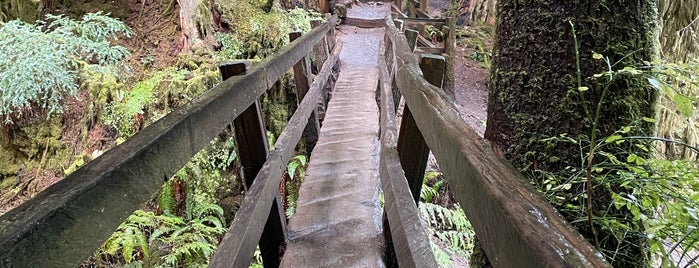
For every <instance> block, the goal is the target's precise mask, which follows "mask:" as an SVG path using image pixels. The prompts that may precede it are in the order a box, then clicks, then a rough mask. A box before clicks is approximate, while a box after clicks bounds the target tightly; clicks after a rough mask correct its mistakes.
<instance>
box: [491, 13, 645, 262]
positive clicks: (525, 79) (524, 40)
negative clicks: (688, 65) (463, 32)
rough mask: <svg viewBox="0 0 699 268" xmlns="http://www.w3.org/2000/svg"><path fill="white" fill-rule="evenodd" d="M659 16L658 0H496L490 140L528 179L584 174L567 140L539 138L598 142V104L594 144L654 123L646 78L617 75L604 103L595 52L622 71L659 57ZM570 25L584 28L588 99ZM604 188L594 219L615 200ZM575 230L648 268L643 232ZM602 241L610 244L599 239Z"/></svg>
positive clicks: (580, 32)
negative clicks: (570, 171) (573, 171)
mask: <svg viewBox="0 0 699 268" xmlns="http://www.w3.org/2000/svg"><path fill="white" fill-rule="evenodd" d="M656 18H657V1H656V0H637V1H621V0H582V1H538V0H524V1H522V0H499V1H498V15H497V24H496V37H495V47H494V49H493V53H494V57H493V64H492V69H491V83H490V85H491V88H490V91H489V96H488V121H487V126H486V131H485V137H486V139H489V140H490V141H492V142H493V143H494V144H495V145H496V146H497V147H499V148H500V149H502V151H503V152H505V155H506V156H507V158H508V159H509V160H510V161H511V162H512V163H513V164H514V166H515V167H517V168H519V169H520V170H522V171H523V172H524V173H525V174H543V173H540V172H538V171H544V172H552V173H554V174H556V173H559V172H560V171H562V170H564V169H565V168H566V167H575V168H580V166H581V163H583V161H584V160H583V159H581V156H580V152H579V150H578V149H577V148H575V146H574V145H572V144H570V143H564V142H558V143H554V144H553V145H552V144H551V143H547V142H543V141H542V140H543V139H545V138H550V137H559V136H560V135H562V134H567V135H568V136H569V137H573V138H581V139H582V138H584V137H588V138H589V137H590V136H593V135H591V133H592V128H593V122H594V118H591V117H594V111H595V109H596V107H597V104H598V103H599V102H603V104H602V106H601V110H600V115H599V121H598V122H599V123H598V124H597V129H598V130H599V132H597V133H595V134H596V135H597V137H598V138H597V140H599V139H601V138H602V139H603V138H604V137H606V136H608V135H611V134H612V133H613V132H614V131H616V130H618V129H620V128H621V127H623V126H628V125H631V124H632V123H633V122H634V121H636V120H638V119H640V117H650V118H654V117H655V105H656V102H657V94H656V92H655V91H654V90H653V89H652V88H650V87H649V86H648V85H647V83H646V82H645V78H643V77H641V76H629V75H627V76H618V77H617V78H616V79H615V80H614V81H613V82H612V83H611V85H610V86H609V90H608V92H607V94H606V96H604V97H602V92H603V88H604V87H605V84H606V81H604V79H594V78H592V77H593V75H594V74H596V73H600V72H603V71H605V70H606V69H607V66H606V64H605V63H604V62H603V61H601V60H594V59H593V58H592V53H593V51H595V52H597V53H601V54H603V55H605V56H608V57H609V59H610V61H611V63H615V62H617V61H619V64H617V67H618V68H619V69H621V68H622V67H624V66H636V65H639V64H641V63H642V61H644V60H647V61H651V60H653V59H655V58H657V40H656V39H657V37H656V36H657V35H656V28H657V23H656ZM569 21H570V22H571V23H572V24H574V25H575V29H576V30H577V39H578V41H579V53H580V54H579V55H580V72H581V77H582V85H583V86H587V87H588V88H589V90H587V91H585V92H583V93H582V94H580V93H579V92H578V79H577V76H576V44H575V42H574V37H573V34H572V27H571V24H570V23H569ZM619 66H620V67H619ZM581 96H584V100H583V98H581ZM586 110H587V111H592V112H586ZM590 114H592V116H589V115H590ZM654 127H655V126H654V125H653V124H650V123H646V124H644V125H642V126H640V127H639V128H637V129H635V130H634V131H636V133H634V134H641V133H642V134H644V135H648V134H650V133H653V131H654ZM624 159H625V158H624ZM533 179H536V178H533ZM585 186H586V185H584V184H583V183H576V185H575V186H573V187H572V188H571V189H570V191H574V192H576V193H580V192H583V191H585V190H586V189H585ZM610 187H611V188H612V189H614V188H615V186H614V185H611V186H610ZM603 188H604V187H599V188H595V191H593V193H592V194H590V195H588V196H590V197H592V198H593V199H591V200H594V203H593V204H592V209H591V211H592V212H593V215H602V214H603V213H604V211H605V210H606V209H608V208H609V206H610V202H611V198H610V194H609V192H608V191H607V190H605V189H603ZM568 211H570V210H568ZM561 212H562V213H563V214H564V216H566V217H567V218H568V219H569V220H573V219H576V220H580V219H579V217H580V215H579V214H576V215H573V214H572V213H570V214H566V210H561ZM577 212H580V211H577ZM615 213H617V214H618V215H622V216H621V217H622V218H623V217H624V216H623V215H630V213H629V212H628V211H626V210H625V209H624V208H622V209H621V210H619V211H615ZM576 217H577V218H576ZM629 219H630V218H629ZM574 225H575V226H576V227H577V229H578V230H579V231H580V232H581V233H582V234H583V236H585V237H587V238H588V239H589V240H590V241H591V242H592V243H593V245H595V244H596V245H597V246H599V247H600V248H601V249H602V251H603V252H614V251H615V250H617V249H620V250H621V251H623V252H619V254H618V255H617V256H616V258H615V259H614V260H613V261H612V263H613V265H614V266H618V267H644V266H646V264H647V261H648V260H647V251H646V243H645V239H644V238H643V237H644V236H643V234H640V233H636V234H630V235H627V236H625V237H624V239H623V240H622V241H621V242H620V243H617V241H616V239H614V238H613V237H609V235H611V234H610V233H606V232H607V231H606V230H600V228H599V226H596V225H592V226H593V228H588V227H589V226H588V224H587V222H586V221H583V223H582V224H574ZM595 233H597V235H595ZM596 236H598V237H599V238H603V237H606V238H610V239H594V237H596ZM605 250H608V251H605Z"/></svg>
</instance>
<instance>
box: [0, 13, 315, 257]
mask: <svg viewBox="0 0 699 268" xmlns="http://www.w3.org/2000/svg"><path fill="white" fill-rule="evenodd" d="M327 29H328V28H325V27H321V28H318V31H317V34H316V35H317V37H318V39H316V36H313V35H308V36H307V37H306V38H305V39H304V38H303V37H302V40H306V41H301V42H300V43H303V44H304V45H305V43H306V42H309V43H310V42H313V40H315V41H318V40H320V38H322V36H324V34H325V33H324V32H323V30H327ZM296 46H299V45H294V46H291V47H287V48H285V49H283V51H282V52H280V53H278V54H276V57H278V56H280V55H282V54H285V53H286V54H289V53H290V52H289V51H290V50H296V49H299V48H295V47H296ZM309 46H310V45H309ZM301 47H302V48H301V49H306V50H305V51H306V52H307V51H309V50H310V49H309V48H306V47H305V46H301ZM301 52H303V51H300V53H299V54H301V55H303V54H302V53H301ZM299 58H300V57H299ZM271 61H272V60H267V63H266V64H265V63H263V64H260V66H259V68H253V70H251V72H250V73H248V74H246V75H244V76H240V77H234V78H231V79H228V80H226V81H224V82H222V83H220V84H219V85H217V86H216V87H214V88H213V89H210V90H208V91H206V92H204V93H203V94H202V95H200V96H198V97H196V98H195V99H194V100H193V101H191V102H190V103H188V104H185V105H183V106H181V107H180V108H178V109H177V110H175V111H173V112H171V113H169V114H168V115H166V116H165V117H163V118H162V119H160V120H158V121H156V122H154V123H153V124H151V125H150V126H148V127H146V128H145V129H143V130H141V131H140V132H139V133H138V134H136V135H134V136H133V137H131V138H129V139H128V140H127V141H126V142H124V143H123V144H121V145H119V146H117V147H115V148H112V149H111V150H109V151H107V152H105V153H104V154H103V155H102V156H100V157H98V158H97V159H95V160H93V161H91V162H89V163H87V164H86V165H84V166H83V167H81V168H80V169H78V170H77V171H75V172H74V173H72V174H71V175H70V176H68V177H66V178H64V179H63V180H61V181H59V182H57V183H56V184H54V185H52V186H50V187H49V188H47V189H46V190H44V191H42V192H41V193H39V194H37V196H36V197H34V198H33V199H31V200H29V201H27V202H25V203H24V204H22V205H20V206H18V207H17V208H15V209H13V210H11V211H8V212H7V213H5V214H3V215H2V216H0V248H2V249H3V250H1V251H0V267H13V266H19V265H22V266H29V267H67V266H77V265H78V264H80V263H81V262H82V261H84V260H85V259H87V258H88V257H89V256H91V255H92V253H93V252H94V251H95V249H96V248H98V247H99V245H100V244H102V242H104V240H106V239H107V238H108V237H109V235H111V233H112V232H113V231H114V230H115V229H116V228H117V227H118V226H119V224H120V223H121V222H123V221H124V220H125V219H126V218H127V217H128V216H129V215H131V213H133V211H134V210H136V209H138V208H140V207H141V206H142V205H143V203H144V202H146V200H148V199H150V198H151V197H152V195H153V193H155V192H156V191H158V190H159V189H160V187H161V186H162V184H163V182H164V181H165V180H167V178H169V177H171V176H172V175H174V174H175V172H177V170H179V169H180V168H181V167H182V166H183V165H184V164H185V163H187V162H188V161H189V160H190V159H191V157H192V156H194V154H196V153H197V152H199V151H200V150H201V149H202V148H203V147H204V146H206V145H207V144H209V142H210V141H211V140H212V139H213V138H214V137H216V136H217V135H218V134H219V133H220V132H221V131H222V130H223V129H224V128H225V127H226V126H227V125H229V124H230V122H231V119H233V118H236V117H237V116H238V115H240V114H241V113H242V112H243V111H244V109H245V108H246V107H249V106H250V105H252V104H253V103H254V102H255V100H257V98H259V96H260V95H262V93H264V92H265V91H266V90H267V89H268V88H269V85H270V83H268V81H270V80H272V81H274V80H275V79H278V78H279V77H280V76H281V74H283V72H268V71H267V70H266V69H265V66H266V65H269V64H270V63H269V62H271ZM294 63H295V62H292V61H288V66H286V69H283V68H282V69H283V70H284V71H286V70H288V69H290V68H291V66H293V64H294ZM280 67H284V66H280Z"/></svg>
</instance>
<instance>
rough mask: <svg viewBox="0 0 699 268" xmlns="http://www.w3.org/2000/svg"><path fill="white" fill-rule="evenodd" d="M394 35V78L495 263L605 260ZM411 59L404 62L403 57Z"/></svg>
mask: <svg viewBox="0 0 699 268" xmlns="http://www.w3.org/2000/svg"><path fill="white" fill-rule="evenodd" d="M386 25H387V30H388V32H389V34H391V35H394V36H398V38H394V39H393V40H395V41H397V44H396V46H395V47H396V48H397V49H400V50H403V51H402V52H396V54H397V55H398V57H406V59H403V60H398V63H399V65H400V66H399V69H398V74H397V78H396V81H397V82H398V87H399V89H400V90H401V92H402V93H403V96H404V98H405V100H406V104H407V105H408V106H409V107H410V108H411V109H413V110H414V113H413V115H414V116H415V121H416V123H417V125H418V128H419V129H420V130H421V131H422V133H423V134H424V137H425V140H426V142H427V144H428V145H429V147H430V148H431V149H432V151H433V153H434V155H435V157H436V159H437V162H438V163H439V166H440V168H441V169H442V172H443V173H444V176H445V178H446V179H447V181H448V182H449V187H450V188H451V189H452V192H453V193H455V195H456V198H457V200H458V201H459V203H460V204H461V205H462V206H463V208H464V211H465V212H466V214H467V216H468V218H469V220H470V221H471V223H472V224H473V226H474V229H475V231H476V234H477V235H478V237H479V238H480V240H481V242H482V245H483V247H484V249H485V251H486V253H487V254H488V256H489V259H490V260H491V262H492V263H493V265H494V266H495V267H611V266H610V265H609V263H607V262H606V261H605V260H604V259H603V257H602V255H601V254H599V253H598V252H596V251H595V250H594V249H593V248H592V246H591V245H590V244H589V243H588V242H587V241H585V240H584V239H583V238H582V237H581V236H580V234H579V233H577V232H576V231H575V230H573V229H572V227H571V226H570V224H569V223H567V222H566V221H565V220H564V219H563V217H562V216H561V215H560V214H558V213H557V212H556V210H555V209H554V208H553V207H552V206H551V205H550V204H549V203H548V202H546V200H544V198H543V197H542V196H541V195H540V194H539V193H538V192H536V190H534V189H533V188H532V186H531V185H529V183H528V182H527V180H526V179H524V177H523V176H522V175H521V174H519V173H518V172H517V170H515V169H514V168H513V167H512V166H511V165H510V164H508V163H507V162H506V161H505V160H503V159H501V158H500V157H499V156H498V155H496V154H495V153H494V152H493V150H492V148H491V147H490V144H488V142H486V141H485V140H483V139H482V138H480V137H479V136H478V134H476V133H475V132H474V131H473V130H472V129H471V128H469V127H468V126H467V124H466V123H465V122H464V120H463V119H462V118H461V116H460V115H459V113H458V111H457V110H456V109H455V108H454V107H453V106H452V104H450V102H449V101H448V100H447V98H446V96H445V93H444V92H441V90H438V89H437V88H436V87H434V86H432V85H430V84H429V83H428V82H427V81H425V80H424V79H423V78H422V77H421V75H420V71H419V67H418V66H417V64H415V63H414V61H413V60H412V58H410V57H409V56H406V55H407V54H408V52H407V50H408V45H407V43H406V42H405V41H404V39H401V38H400V36H399V35H397V30H396V29H395V27H392V23H387V24H386ZM404 63H409V64H404Z"/></svg>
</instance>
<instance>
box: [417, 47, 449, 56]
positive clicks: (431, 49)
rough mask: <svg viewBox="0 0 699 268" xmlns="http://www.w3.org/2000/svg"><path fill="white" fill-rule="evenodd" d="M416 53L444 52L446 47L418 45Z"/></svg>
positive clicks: (438, 53) (437, 53)
mask: <svg viewBox="0 0 699 268" xmlns="http://www.w3.org/2000/svg"><path fill="white" fill-rule="evenodd" d="M415 53H417V54H436V55H440V54H444V48H443V47H417V48H416V49H415Z"/></svg>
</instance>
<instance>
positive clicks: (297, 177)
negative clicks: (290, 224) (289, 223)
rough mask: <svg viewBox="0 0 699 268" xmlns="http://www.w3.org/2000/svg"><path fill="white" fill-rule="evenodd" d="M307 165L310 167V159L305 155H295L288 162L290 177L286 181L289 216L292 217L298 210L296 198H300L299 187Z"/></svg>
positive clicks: (287, 211) (287, 170) (287, 213)
mask: <svg viewBox="0 0 699 268" xmlns="http://www.w3.org/2000/svg"><path fill="white" fill-rule="evenodd" d="M306 167H308V161H307V159H306V156H305V155H297V156H294V157H293V158H292V159H291V161H289V164H287V167H286V172H287V174H288V175H289V179H288V180H287V181H286V190H287V191H288V194H287V195H288V196H287V204H288V207H287V209H286V217H287V218H290V217H291V216H292V215H294V213H295V212H296V200H297V199H298V198H299V189H300V188H301V183H303V178H304V176H305V175H306Z"/></svg>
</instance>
